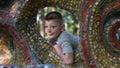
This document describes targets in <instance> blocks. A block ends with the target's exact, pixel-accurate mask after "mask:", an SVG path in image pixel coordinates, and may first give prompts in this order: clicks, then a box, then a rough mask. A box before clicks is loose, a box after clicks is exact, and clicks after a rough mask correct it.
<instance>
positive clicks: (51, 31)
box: [44, 20, 64, 40]
mask: <svg viewBox="0 0 120 68" xmlns="http://www.w3.org/2000/svg"><path fill="white" fill-rule="evenodd" d="M44 28H45V33H46V35H47V36H48V38H49V39H54V40H57V37H58V35H59V34H60V32H61V31H63V30H64V24H60V23H59V22H58V20H49V21H48V20H45V26H44Z"/></svg>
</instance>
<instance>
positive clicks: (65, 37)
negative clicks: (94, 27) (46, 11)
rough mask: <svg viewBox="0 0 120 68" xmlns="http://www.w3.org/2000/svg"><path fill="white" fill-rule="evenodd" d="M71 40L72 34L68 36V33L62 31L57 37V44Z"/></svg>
mask: <svg viewBox="0 0 120 68" xmlns="http://www.w3.org/2000/svg"><path fill="white" fill-rule="evenodd" d="M71 39H72V34H70V33H69V32H68V31H63V32H62V33H61V34H60V35H59V37H58V40H57V41H58V42H64V41H70V40H71Z"/></svg>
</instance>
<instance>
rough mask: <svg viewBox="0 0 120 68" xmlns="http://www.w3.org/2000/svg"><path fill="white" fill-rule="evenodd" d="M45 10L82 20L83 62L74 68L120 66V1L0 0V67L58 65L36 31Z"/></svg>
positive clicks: (81, 57) (80, 50)
mask: <svg viewBox="0 0 120 68" xmlns="http://www.w3.org/2000/svg"><path fill="white" fill-rule="evenodd" d="M45 7H55V8H56V7H59V8H60V9H63V10H66V11H69V12H70V13H72V14H74V15H75V16H76V17H77V20H78V21H79V24H78V26H79V36H80V37H81V43H80V45H79V47H78V53H79V55H76V56H75V60H76V61H77V60H78V61H80V63H77V64H75V65H74V67H77V66H79V65H82V66H83V67H84V68H119V67H120V55H119V54H120V0H4V1H2V0H0V64H3V65H5V66H10V65H15V66H18V65H22V66H25V65H37V64H38V65H39V64H49V63H55V64H56V65H59V63H60V62H61V61H60V60H59V59H58V58H57V57H56V55H55V53H54V51H53V49H52V47H50V46H49V44H48V43H46V42H45V41H44V38H43V37H42V36H41V34H40V33H39V30H38V28H37V23H36V16H37V13H38V10H43V9H44V8H45ZM71 26H72V25H71ZM3 56H4V57H3Z"/></svg>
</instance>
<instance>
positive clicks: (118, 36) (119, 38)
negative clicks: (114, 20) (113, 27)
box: [116, 28, 120, 41]
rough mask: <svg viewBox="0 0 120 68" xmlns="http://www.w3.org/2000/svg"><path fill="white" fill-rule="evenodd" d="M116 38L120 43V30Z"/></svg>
mask: <svg viewBox="0 0 120 68" xmlns="http://www.w3.org/2000/svg"><path fill="white" fill-rule="evenodd" d="M116 38H117V40H118V41H120V28H119V29H118V30H117V32H116Z"/></svg>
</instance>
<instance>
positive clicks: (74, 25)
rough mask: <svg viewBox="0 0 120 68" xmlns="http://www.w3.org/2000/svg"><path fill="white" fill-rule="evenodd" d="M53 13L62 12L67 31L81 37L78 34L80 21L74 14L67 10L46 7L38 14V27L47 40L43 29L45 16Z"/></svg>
mask: <svg viewBox="0 0 120 68" xmlns="http://www.w3.org/2000/svg"><path fill="white" fill-rule="evenodd" d="M51 11H57V12H60V13H61V14H62V16H63V19H64V23H65V28H66V30H67V31H69V32H71V33H72V34H74V35H79V34H78V31H79V25H78V20H77V18H76V16H75V15H74V14H72V13H70V12H68V11H66V10H63V9H60V8H58V7H45V8H44V9H43V10H40V11H39V12H38V14H37V25H38V28H39V31H40V33H41V35H42V36H44V37H45V38H46V36H45V34H44V31H43V30H44V29H43V19H44V16H45V15H46V14H47V13H49V12H51Z"/></svg>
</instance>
